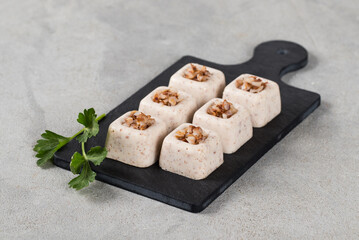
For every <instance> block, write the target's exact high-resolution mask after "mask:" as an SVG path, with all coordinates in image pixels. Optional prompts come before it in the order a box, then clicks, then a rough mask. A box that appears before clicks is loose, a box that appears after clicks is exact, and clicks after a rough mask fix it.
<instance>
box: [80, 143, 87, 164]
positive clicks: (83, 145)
mask: <svg viewBox="0 0 359 240" xmlns="http://www.w3.org/2000/svg"><path fill="white" fill-rule="evenodd" d="M81 149H82V156H84V158H85V160H86V161H87V155H86V151H85V143H84V142H82V143H81Z"/></svg>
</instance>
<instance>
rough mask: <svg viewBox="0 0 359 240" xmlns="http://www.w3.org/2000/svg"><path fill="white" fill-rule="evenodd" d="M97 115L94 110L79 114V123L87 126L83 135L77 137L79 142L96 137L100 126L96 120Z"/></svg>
mask: <svg viewBox="0 0 359 240" xmlns="http://www.w3.org/2000/svg"><path fill="white" fill-rule="evenodd" d="M96 116H97V115H96V113H95V110H94V109H93V108H90V109H88V110H86V109H85V110H84V113H79V116H78V118H77V121H78V122H79V123H81V124H82V125H84V126H85V128H84V131H83V133H82V134H81V135H80V136H78V137H77V140H78V141H79V142H86V141H87V139H89V138H90V137H92V136H96V135H97V133H98V131H99V125H98V122H97V120H96Z"/></svg>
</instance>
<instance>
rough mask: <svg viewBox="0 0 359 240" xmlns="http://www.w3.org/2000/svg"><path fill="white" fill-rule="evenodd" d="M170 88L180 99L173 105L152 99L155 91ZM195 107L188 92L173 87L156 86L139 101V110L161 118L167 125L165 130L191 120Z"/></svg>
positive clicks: (193, 100) (194, 102)
mask: <svg viewBox="0 0 359 240" xmlns="http://www.w3.org/2000/svg"><path fill="white" fill-rule="evenodd" d="M167 89H171V90H173V91H176V92H177V93H178V96H179V98H180V99H181V101H180V102H179V103H178V104H177V105H175V106H166V105H163V104H162V103H156V102H154V101H153V100H152V98H153V96H154V95H155V94H156V93H157V92H162V91H164V90H167ZM196 109H197V104H196V100H195V99H194V98H193V97H192V96H191V95H190V94H188V93H186V92H183V91H179V90H177V89H175V88H169V87H163V86H162V87H158V88H156V89H155V90H153V91H152V92H151V93H150V94H148V95H147V96H146V97H145V98H143V99H142V100H141V102H140V106H139V111H141V112H143V113H145V114H149V115H151V116H154V117H157V118H160V119H162V120H163V121H164V122H165V123H166V125H167V132H170V131H172V130H173V129H174V128H176V127H178V126H179V125H180V124H182V123H185V122H191V121H192V117H193V114H194V112H195V111H196Z"/></svg>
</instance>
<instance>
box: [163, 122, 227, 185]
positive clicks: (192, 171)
mask: <svg viewBox="0 0 359 240" xmlns="http://www.w3.org/2000/svg"><path fill="white" fill-rule="evenodd" d="M222 163H223V151H222V144H221V141H220V138H219V136H218V134H217V133H216V132H214V131H211V130H207V129H203V128H201V127H199V126H194V125H192V124H189V123H184V124H182V125H180V126H179V127H178V128H176V129H175V130H173V131H172V132H171V133H170V134H168V135H167V137H165V139H164V140H163V144H162V149H161V154H160V167H161V168H162V169H164V170H166V171H170V172H173V173H176V174H179V175H182V176H185V177H188V178H192V179H195V180H199V179H203V178H206V177H207V176H208V175H209V174H211V173H212V172H213V171H214V170H215V169H217V168H218V167H219V166H220V165H221V164H222Z"/></svg>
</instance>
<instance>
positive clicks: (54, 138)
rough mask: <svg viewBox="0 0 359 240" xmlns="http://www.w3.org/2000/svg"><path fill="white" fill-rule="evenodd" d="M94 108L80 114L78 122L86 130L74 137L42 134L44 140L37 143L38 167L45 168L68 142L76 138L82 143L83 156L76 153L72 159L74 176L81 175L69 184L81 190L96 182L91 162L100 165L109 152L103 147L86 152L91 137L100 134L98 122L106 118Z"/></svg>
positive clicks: (52, 133) (48, 133) (49, 132)
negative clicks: (86, 144)
mask: <svg viewBox="0 0 359 240" xmlns="http://www.w3.org/2000/svg"><path fill="white" fill-rule="evenodd" d="M96 117H97V115H96V113H95V110H94V109H93V108H90V109H88V110H86V109H85V110H84V112H83V113H79V116H78V118H77V122H79V123H81V124H82V125H84V128H83V129H81V130H80V131H79V132H77V133H76V134H75V135H73V136H72V137H64V136H61V135H59V134H56V133H54V132H51V131H49V130H45V133H43V134H41V137H42V139H40V140H38V141H37V144H36V145H35V147H34V151H35V152H37V154H36V157H37V158H39V159H38V160H37V165H38V166H43V165H44V164H45V163H47V162H49V161H52V160H53V158H54V154H55V152H57V151H58V150H59V149H60V148H62V147H63V146H65V145H66V144H67V143H68V142H70V141H71V140H72V139H74V138H75V137H76V140H78V141H79V142H80V143H81V149H82V154H81V153H78V152H75V153H74V155H73V156H72V157H71V163H70V169H71V172H72V173H73V174H79V176H77V177H75V178H74V179H72V180H71V181H70V182H69V186H70V187H72V188H75V189H76V190H80V189H82V188H84V187H87V186H88V185H89V183H90V182H93V181H94V180H95V176H96V173H95V172H94V171H92V169H91V166H90V162H92V163H93V164H94V165H100V164H101V163H102V161H103V160H104V159H105V158H106V155H107V150H106V149H105V148H103V147H100V146H97V147H93V148H91V149H90V150H89V151H88V152H87V153H86V151H85V143H86V142H87V140H88V139H89V138H91V137H94V136H96V135H97V133H98V132H99V125H98V121H100V120H101V119H102V118H104V117H105V114H102V115H101V116H99V117H98V118H96Z"/></svg>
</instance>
